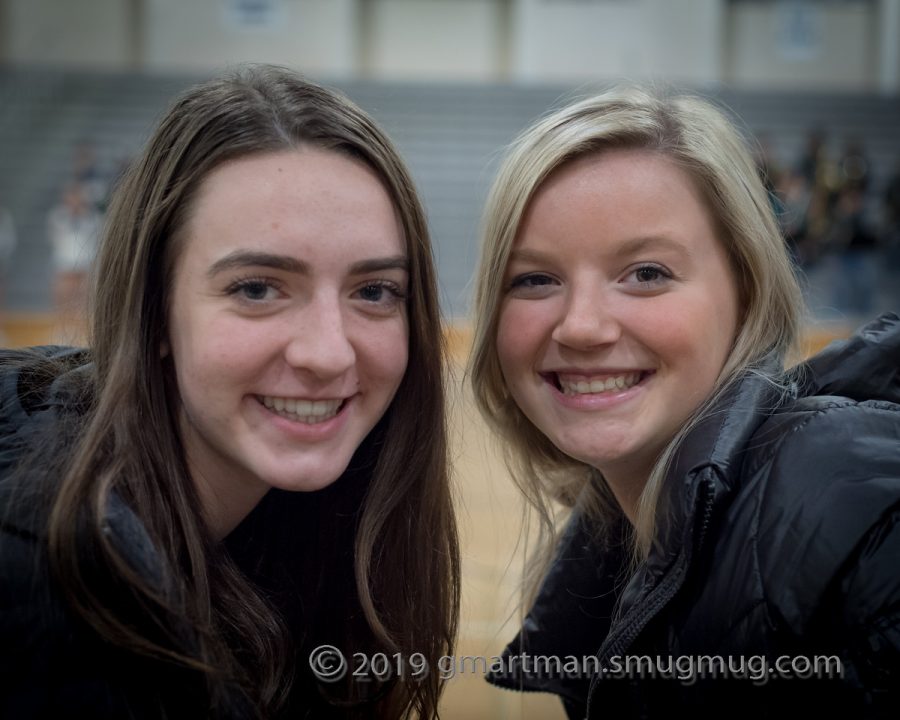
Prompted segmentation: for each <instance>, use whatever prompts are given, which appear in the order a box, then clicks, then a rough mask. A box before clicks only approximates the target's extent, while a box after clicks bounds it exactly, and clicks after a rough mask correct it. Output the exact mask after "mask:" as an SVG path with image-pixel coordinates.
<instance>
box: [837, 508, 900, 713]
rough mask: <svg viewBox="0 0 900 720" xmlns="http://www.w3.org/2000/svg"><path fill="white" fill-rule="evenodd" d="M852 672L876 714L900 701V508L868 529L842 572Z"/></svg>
mask: <svg viewBox="0 0 900 720" xmlns="http://www.w3.org/2000/svg"><path fill="white" fill-rule="evenodd" d="M839 587H840V594H841V597H842V599H843V606H842V607H841V608H840V615H841V617H839V618H836V620H838V622H839V623H840V626H841V627H842V628H843V629H844V630H845V632H846V637H845V644H846V647H847V663H846V666H845V668H844V673H845V677H846V676H847V675H848V674H853V675H855V676H856V678H855V680H856V682H858V684H859V686H860V687H862V688H865V689H866V693H867V695H868V697H867V701H868V703H870V704H871V707H872V709H873V710H876V711H877V712H875V714H874V717H881V716H882V715H883V716H884V717H888V716H889V713H894V714H893V717H896V714H895V713H896V712H897V710H898V706H900V697H898V695H900V508H895V509H894V510H893V511H892V512H890V513H889V514H888V515H887V516H886V517H885V519H884V520H883V521H882V522H881V523H879V524H878V525H877V526H876V527H875V528H873V530H872V531H871V532H870V533H869V535H868V537H867V538H866V540H865V542H864V543H863V545H862V547H861V548H860V550H859V554H858V557H857V558H856V559H855V561H854V562H852V563H851V564H850V565H849V567H848V570H847V571H846V573H845V574H844V575H843V577H842V578H841V582H840V585H839Z"/></svg>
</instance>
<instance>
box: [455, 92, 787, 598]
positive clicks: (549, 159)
mask: <svg viewBox="0 0 900 720" xmlns="http://www.w3.org/2000/svg"><path fill="white" fill-rule="evenodd" d="M611 149H643V150H647V151H650V152H654V153H658V154H660V155H662V156H664V157H666V158H668V159H669V160H671V161H673V162H674V163H676V165H677V166H678V167H680V168H681V169H682V170H683V171H684V172H685V173H687V175H688V176H690V177H691V178H692V179H693V181H694V182H695V183H696V186H697V188H698V189H699V191H700V192H701V194H702V197H703V198H704V200H705V203H706V205H707V208H708V209H709V212H710V214H711V216H712V218H713V219H714V221H715V223H716V225H717V228H718V235H719V239H720V240H721V242H722V244H723V246H724V248H725V250H726V253H727V256H728V259H729V261H730V263H731V265H732V268H733V271H734V275H735V278H736V279H737V284H738V287H737V295H738V307H739V314H740V316H739V326H738V331H737V336H736V338H735V340H734V344H733V347H732V349H731V352H730V354H729V356H728V357H727V359H726V361H725V364H724V366H723V367H722V370H721V372H720V374H719V376H718V378H717V381H716V384H715V387H714V388H713V391H712V393H711V396H710V397H709V398H708V399H707V401H706V402H705V403H703V404H702V406H701V407H700V408H698V410H697V411H696V412H695V413H694V416H693V418H692V419H691V420H690V421H689V422H688V423H687V424H686V426H685V427H684V428H683V429H682V430H681V431H680V432H679V433H678V434H677V435H676V437H674V438H673V439H672V441H671V442H670V443H669V445H668V447H667V448H666V449H665V451H664V452H663V453H662V454H661V456H660V458H659V459H658V461H657V463H656V465H655V467H654V469H653V471H652V472H651V474H650V477H649V478H648V480H647V484H646V486H645V488H644V491H643V493H642V495H641V498H640V500H639V506H638V509H637V515H636V519H635V525H634V532H633V541H634V551H635V554H636V557H637V558H638V559H642V558H645V557H646V556H647V553H648V552H649V549H650V546H651V543H652V541H653V536H654V532H655V527H656V511H657V500H658V497H659V491H660V487H661V485H662V482H663V479H664V477H665V474H666V470H667V468H668V466H669V463H670V462H671V459H672V457H673V455H674V453H675V451H676V450H677V448H678V446H679V445H680V441H681V439H682V438H683V437H684V435H686V434H687V432H688V431H689V430H690V428H691V427H693V425H694V424H695V423H696V422H697V420H698V419H699V418H701V417H702V416H703V413H704V412H705V411H706V410H707V409H708V408H709V406H710V405H711V404H712V403H713V402H714V401H715V399H716V398H718V397H719V396H720V395H721V393H722V392H723V391H724V389H725V388H726V387H727V386H728V385H729V383H730V382H731V381H733V380H734V379H735V378H736V377H738V376H739V375H740V374H741V373H743V372H745V371H747V370H749V369H755V371H756V372H764V373H767V374H768V376H769V377H771V379H772V380H773V381H775V382H776V383H777V382H779V379H778V372H776V373H774V374H773V373H772V371H771V369H769V370H766V371H764V370H763V369H762V366H763V365H764V362H763V361H764V360H765V359H766V358H768V357H770V356H774V357H777V358H779V363H778V370H779V371H780V370H783V367H784V366H783V360H782V359H783V358H784V357H785V356H786V355H787V354H788V353H789V352H791V351H793V350H794V349H795V346H796V343H797V338H798V333H799V327H800V318H801V309H802V306H803V305H802V299H801V293H800V289H799V286H798V283H797V280H796V278H795V276H794V273H793V268H792V266H791V262H790V259H789V257H788V254H787V251H786V248H785V245H784V242H783V240H782V237H781V234H780V232H779V229H778V226H777V223H776V221H775V218H774V216H773V212H772V209H771V205H770V203H769V198H768V195H767V193H766V190H765V189H764V187H763V184H762V182H761V180H760V177H759V175H758V173H757V169H756V167H755V165H754V162H753V160H752V158H751V154H750V153H749V152H748V149H747V147H746V144H745V142H744V140H743V138H742V137H741V135H740V134H739V133H738V131H737V130H736V128H735V126H734V125H733V124H732V123H731V122H730V121H729V120H728V119H727V118H726V117H725V115H724V114H723V113H722V112H721V111H719V110H718V109H716V108H715V107H714V106H713V105H712V104H710V103H709V102H708V101H706V100H703V99H700V98H697V97H692V96H683V95H682V96H669V97H667V96H665V95H663V94H661V93H655V92H651V91H649V90H646V89H639V88H617V89H614V90H611V91H608V92H605V93H603V94H601V95H597V96H595V97H590V98H587V99H584V100H581V101H579V102H575V103H574V104H571V105H569V106H567V107H564V108H562V109H561V110H558V111H556V112H553V113H552V114H550V115H548V116H547V117H545V118H543V119H542V120H540V121H539V122H537V123H536V124H535V125H533V126H532V127H531V128H529V129H527V130H525V131H524V132H523V133H522V134H521V135H520V136H519V137H518V138H517V139H516V140H515V141H514V142H513V144H512V146H511V147H510V148H509V150H508V153H507V155H506V158H505V160H504V162H503V163H502V165H501V168H500V170H499V173H498V175H497V178H496V180H495V181H494V185H493V188H492V190H491V193H490V195H489V197H488V201H487V206H486V210H485V217H484V226H483V241H482V249H481V262H480V267H479V270H478V274H477V279H476V282H477V284H476V292H475V337H474V347H473V352H472V357H471V361H470V376H471V382H472V387H473V389H474V393H475V398H476V401H477V404H478V406H479V408H480V410H481V412H482V414H483V415H484V416H485V418H486V419H487V421H488V422H489V424H491V425H492V426H493V427H494V428H495V429H496V430H497V432H498V433H499V435H500V436H501V438H502V439H503V440H504V441H505V443H504V450H505V453H506V459H507V465H508V466H509V468H510V470H511V471H512V474H513V477H514V478H515V480H516V482H517V484H518V485H519V487H520V489H521V490H522V492H523V493H524V495H525V497H526V498H527V500H528V501H529V502H530V504H531V506H532V507H533V508H534V509H535V510H536V511H537V512H538V514H539V517H540V518H541V520H542V527H543V530H544V532H543V539H544V540H543V543H542V545H543V548H544V552H543V553H542V554H541V556H540V557H539V558H538V561H537V563H536V564H535V565H534V566H533V567H532V578H531V579H532V580H536V579H538V577H537V575H538V574H539V573H542V570H543V565H544V564H545V562H546V560H547V559H548V558H549V556H550V553H551V552H552V549H553V544H554V543H553V542H552V541H553V539H554V538H555V535H554V534H553V526H554V522H553V515H554V508H558V505H557V504H556V503H557V502H561V503H562V504H563V506H565V507H572V506H574V505H575V504H576V502H577V503H578V505H579V507H581V508H582V509H583V511H584V512H585V513H587V515H588V516H589V517H590V519H591V520H592V521H593V522H594V525H595V526H596V527H597V528H598V532H599V533H603V531H604V528H607V527H609V526H610V522H611V521H612V520H614V519H617V518H618V517H619V516H620V514H621V511H620V510H619V508H618V505H617V503H616V501H615V499H614V498H613V496H612V493H611V491H610V490H609V488H608V487H607V485H606V483H605V481H604V480H603V478H602V475H601V474H600V473H599V471H597V470H595V469H593V468H590V467H589V466H587V465H585V464H583V463H581V462H578V461H576V460H574V459H572V458H570V457H568V456H567V455H565V454H563V453H562V452H561V451H560V450H559V449H558V448H556V447H555V446H554V445H553V444H552V443H551V442H550V440H549V439H548V438H547V437H546V436H545V435H544V434H543V433H542V432H541V431H540V430H538V429H537V428H536V427H535V426H534V425H533V424H532V423H531V421H529V420H528V418H526V417H525V415H524V414H523V413H522V411H521V410H520V409H519V407H518V406H517V405H516V403H515V401H514V400H513V398H512V397H511V395H510V393H509V389H508V388H507V386H506V383H505V381H504V378H503V374H502V372H501V369H500V364H499V361H498V357H497V347H496V337H497V322H498V315H499V309H500V305H501V299H502V296H503V291H504V287H503V282H504V275H505V273H506V265H507V262H508V259H509V255H510V252H511V250H512V247H513V245H514V243H515V241H516V237H517V234H518V231H519V227H520V225H521V223H522V220H523V217H524V215H525V212H526V209H527V208H528V205H529V202H530V201H531V198H532V197H533V196H534V194H535V192H536V191H537V189H538V188H539V187H540V186H541V184H542V183H543V182H544V181H545V180H546V179H547V178H548V177H549V176H550V175H551V174H552V173H553V172H554V171H556V170H558V169H559V168H560V167H562V166H563V165H565V164H566V163H568V162H570V161H572V160H574V159H576V158H580V157H583V156H585V155H589V154H595V153H600V152H603V151H605V150H611ZM767 367H769V366H768V365H767Z"/></svg>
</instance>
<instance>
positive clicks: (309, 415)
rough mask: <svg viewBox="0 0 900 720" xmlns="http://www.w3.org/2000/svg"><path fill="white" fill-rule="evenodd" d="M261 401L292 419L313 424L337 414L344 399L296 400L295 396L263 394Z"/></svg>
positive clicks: (279, 413)
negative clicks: (283, 396)
mask: <svg viewBox="0 0 900 720" xmlns="http://www.w3.org/2000/svg"><path fill="white" fill-rule="evenodd" d="M259 399H260V401H261V402H262V404H263V405H265V406H266V407H267V408H269V410H273V411H274V412H275V413H276V414H277V415H281V416H282V417H286V418H288V419H290V420H297V421H299V422H303V423H307V424H309V425H312V424H314V423H320V422H324V421H325V420H328V419H330V418H333V417H334V416H335V415H337V412H338V410H339V409H340V407H341V404H342V403H343V400H341V399H336V400H296V399H295V398H280V397H270V396H268V395H263V396H261V397H260V398H259Z"/></svg>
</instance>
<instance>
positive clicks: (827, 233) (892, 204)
mask: <svg viewBox="0 0 900 720" xmlns="http://www.w3.org/2000/svg"><path fill="white" fill-rule="evenodd" d="M826 140H827V137H826V134H825V132H824V131H823V130H820V129H817V130H813V131H810V133H809V135H808V137H807V140H806V143H805V146H804V149H803V152H802V153H801V154H800V156H799V157H797V158H795V159H794V161H793V162H792V163H785V162H781V161H780V160H779V158H777V157H776V155H775V153H774V152H773V151H772V145H771V142H770V139H769V138H768V137H767V136H766V135H760V136H759V137H758V156H757V157H758V163H759V167H760V173H761V174H762V177H763V179H764V182H765V183H766V186H767V188H768V189H769V191H770V198H771V202H772V205H773V208H774V210H775V213H776V216H777V217H778V218H779V221H780V223H781V227H782V230H783V232H784V237H785V241H786V242H787V243H788V245H789V247H790V249H791V252H792V253H793V255H794V258H795V259H796V262H797V265H798V267H799V268H800V270H801V271H802V272H803V273H804V274H805V275H806V277H807V278H808V280H809V284H808V300H809V302H810V305H811V306H812V309H813V315H814V316H819V317H821V316H823V315H824V316H825V317H826V319H843V320H847V321H850V322H856V321H857V320H861V319H865V318H867V317H869V316H871V315H872V314H874V313H875V312H879V311H882V310H885V309H897V307H898V306H900V283H898V282H897V277H898V276H900V157H898V158H897V161H896V163H895V165H894V167H893V169H892V171H891V173H890V175H889V177H888V179H887V182H886V183H882V184H881V187H874V184H873V182H872V172H871V165H870V161H869V159H868V157H867V155H866V150H865V148H864V146H863V144H862V143H861V142H860V141H858V140H853V139H851V140H848V141H847V142H846V143H845V144H844V146H843V149H842V151H841V152H840V153H839V154H837V155H832V154H830V153H829V151H828V145H827V142H826ZM123 167H124V162H121V163H119V164H118V165H117V166H116V167H114V168H108V169H105V170H104V169H103V168H101V166H100V165H99V164H98V162H97V157H96V153H95V150H94V147H93V145H91V144H90V143H82V144H80V145H78V146H77V147H76V149H75V151H74V153H73V156H72V164H71V169H70V171H69V173H68V179H67V180H66V181H65V182H64V184H63V186H62V190H61V193H60V196H59V198H58V200H57V202H56V203H55V204H54V205H53V207H52V209H51V210H50V211H49V213H48V215H47V222H46V233H47V241H48V245H49V247H50V249H51V251H52V263H53V269H54V273H53V278H54V279H53V288H52V297H53V310H54V312H55V314H56V316H57V318H58V319H59V320H60V322H61V323H62V324H64V325H69V326H71V325H73V324H75V325H77V324H78V322H79V319H80V318H81V317H82V316H83V313H84V309H85V302H86V297H87V283H88V277H89V272H90V268H91V264H92V262H93V258H94V255H95V252H96V248H97V242H98V239H99V235H100V230H101V226H102V223H103V216H104V213H105V210H106V204H107V201H108V196H109V190H110V186H111V185H112V181H113V180H114V178H115V177H116V176H117V175H118V173H119V172H121V170H122V169H123ZM16 242H17V238H16V225H15V221H14V218H13V216H12V214H11V212H10V210H9V209H8V208H5V207H4V206H3V204H2V198H0V332H2V323H3V317H2V308H3V307H4V306H5V286H6V282H5V281H6V279H7V278H8V273H9V270H10V264H11V259H12V256H13V252H14V251H15V248H16ZM0 341H2V335H0Z"/></svg>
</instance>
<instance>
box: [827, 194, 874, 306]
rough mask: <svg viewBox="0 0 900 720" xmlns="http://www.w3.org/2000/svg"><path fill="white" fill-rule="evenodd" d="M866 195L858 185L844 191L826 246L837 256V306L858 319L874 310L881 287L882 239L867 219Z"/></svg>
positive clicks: (839, 197)
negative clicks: (880, 246)
mask: <svg viewBox="0 0 900 720" xmlns="http://www.w3.org/2000/svg"><path fill="white" fill-rule="evenodd" d="M864 210H865V195H864V192H863V189H862V187H860V186H859V185H858V184H857V183H855V182H851V183H848V184H847V185H846V186H845V187H843V188H841V190H840V191H839V193H838V198H837V202H836V204H835V210H834V215H833V218H832V223H831V227H830V229H829V231H828V234H827V236H826V246H827V247H828V248H829V249H830V250H833V251H834V252H835V253H836V254H837V267H836V270H837V271H836V273H835V277H834V288H833V290H834V303H835V305H836V306H837V307H838V308H839V309H841V310H843V311H846V312H848V313H849V314H850V315H851V316H854V317H855V318H856V319H863V318H864V317H866V316H867V315H868V314H869V313H870V312H871V310H872V305H873V300H874V296H875V290H876V288H877V287H878V265H877V260H876V251H877V249H878V238H877V236H876V235H875V233H874V232H873V231H872V228H871V227H869V225H868V223H867V222H866V217H865V212H864Z"/></svg>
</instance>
